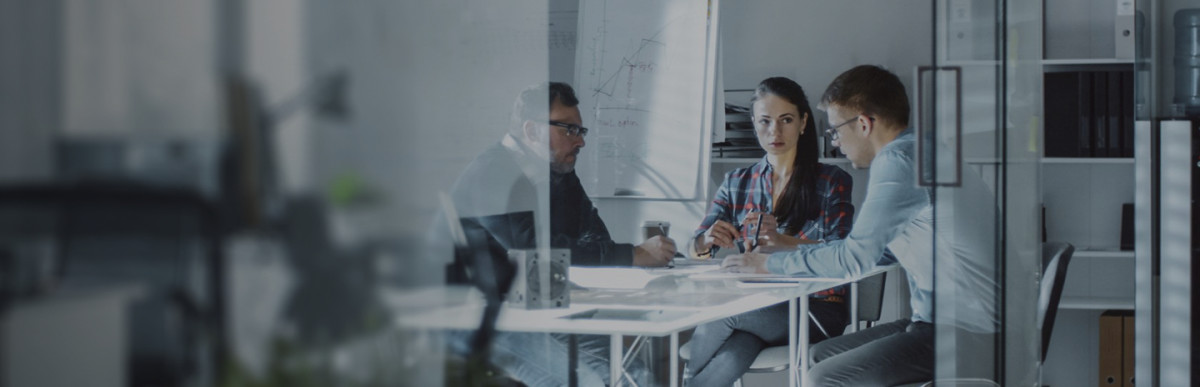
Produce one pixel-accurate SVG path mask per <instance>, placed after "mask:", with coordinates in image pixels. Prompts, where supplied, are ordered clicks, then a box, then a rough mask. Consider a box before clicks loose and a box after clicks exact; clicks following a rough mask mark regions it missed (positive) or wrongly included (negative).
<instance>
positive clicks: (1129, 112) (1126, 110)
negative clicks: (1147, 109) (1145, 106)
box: [1121, 71, 1137, 157]
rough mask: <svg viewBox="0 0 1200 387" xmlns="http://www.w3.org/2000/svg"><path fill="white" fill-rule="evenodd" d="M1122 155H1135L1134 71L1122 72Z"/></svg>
mask: <svg viewBox="0 0 1200 387" xmlns="http://www.w3.org/2000/svg"><path fill="white" fill-rule="evenodd" d="M1121 86H1122V88H1121V138H1122V141H1121V145H1122V147H1121V157H1133V121H1134V116H1133V115H1134V112H1133V93H1135V92H1136V90H1137V89H1136V88H1134V84H1133V71H1122V72H1121Z"/></svg>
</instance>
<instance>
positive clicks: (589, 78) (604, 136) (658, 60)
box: [575, 0, 708, 197]
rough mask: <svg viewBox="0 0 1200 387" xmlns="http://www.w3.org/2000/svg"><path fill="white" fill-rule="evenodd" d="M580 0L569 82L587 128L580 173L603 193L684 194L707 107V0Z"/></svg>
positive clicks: (696, 158) (593, 188)
mask: <svg viewBox="0 0 1200 387" xmlns="http://www.w3.org/2000/svg"><path fill="white" fill-rule="evenodd" d="M580 7H581V9H580V21H579V34H578V39H579V41H578V44H577V45H576V48H577V51H576V73H575V76H576V85H575V86H576V90H577V94H578V96H579V99H580V107H579V108H580V112H581V113H582V114H583V118H584V124H585V126H588V127H590V128H592V129H593V130H592V132H590V133H589V135H588V145H587V146H586V147H585V148H584V150H583V151H582V153H581V158H580V160H581V162H582V163H585V164H589V165H583V166H582V167H577V169H578V170H579V172H580V178H581V179H582V180H584V182H585V186H587V187H588V188H591V190H590V191H591V192H595V193H597V194H600V195H616V196H624V195H633V196H650V197H683V196H688V195H690V194H691V193H690V192H691V191H689V190H692V189H693V187H694V186H695V181H696V178H697V176H693V175H697V173H696V171H697V165H698V164H699V153H700V152H699V149H700V142H699V138H698V133H700V128H701V126H702V122H701V121H702V120H701V117H703V116H704V112H705V109H704V107H705V104H704V98H705V96H704V93H703V90H704V87H705V83H706V82H705V74H706V73H705V69H706V67H705V66H706V58H707V55H706V49H707V42H708V40H707V35H706V33H707V28H708V27H707V25H706V23H705V22H706V19H705V17H706V11H707V6H706V5H705V4H704V3H702V2H695V1H690V0H666V1H654V2H647V1H643V0H584V1H583V2H581V5H580ZM681 187H682V188H681Z"/></svg>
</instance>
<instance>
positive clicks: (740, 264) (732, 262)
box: [721, 252, 770, 274]
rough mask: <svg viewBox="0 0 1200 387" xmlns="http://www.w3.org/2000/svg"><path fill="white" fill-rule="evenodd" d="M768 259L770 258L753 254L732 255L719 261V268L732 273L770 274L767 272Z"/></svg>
mask: <svg viewBox="0 0 1200 387" xmlns="http://www.w3.org/2000/svg"><path fill="white" fill-rule="evenodd" d="M768 257H770V256H769V255H766V254H760V253H754V252H751V253H745V254H733V255H730V256H728V257H725V260H724V261H721V268H722V269H725V270H728V271H731V272H734V273H755V274H770V272H769V271H767V258H768Z"/></svg>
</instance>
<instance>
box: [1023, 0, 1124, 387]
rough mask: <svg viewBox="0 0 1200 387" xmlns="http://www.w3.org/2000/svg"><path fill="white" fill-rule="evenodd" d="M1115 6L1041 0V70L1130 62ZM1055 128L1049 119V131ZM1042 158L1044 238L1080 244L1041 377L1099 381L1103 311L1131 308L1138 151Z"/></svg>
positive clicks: (1063, 383)
mask: <svg viewBox="0 0 1200 387" xmlns="http://www.w3.org/2000/svg"><path fill="white" fill-rule="evenodd" d="M1116 6H1120V4H1113V3H1112V2H1110V1H1100V0H1064V1H1056V2H1051V1H1044V12H1045V15H1044V17H1045V20H1044V23H1045V24H1044V36H1043V39H1044V43H1045V44H1044V48H1045V50H1046V51H1045V52H1044V55H1045V58H1046V59H1043V60H1042V71H1043V72H1044V73H1047V74H1050V73H1063V72H1091V71H1130V70H1132V69H1133V63H1134V62H1133V59H1131V58H1132V57H1133V55H1132V49H1131V48H1129V45H1128V44H1127V43H1128V42H1123V43H1122V42H1117V41H1116V40H1114V39H1116V38H1114V28H1116V27H1115V26H1116V25H1115V24H1114V21H1115V20H1116V19H1115V17H1116V9H1115V8H1116ZM1126 49H1127V50H1129V51H1119V50H1126ZM1063 58H1071V59H1063ZM1109 92H1110V93H1111V91H1109ZM1047 121H1049V119H1047ZM1055 129H1056V128H1053V127H1046V128H1045V133H1052V132H1051V131H1052V130H1055ZM1058 129H1061V128H1058ZM1041 161H1042V166H1041V168H1042V197H1043V203H1044V205H1045V208H1046V220H1045V228H1046V233H1047V239H1048V240H1053V241H1064V242H1068V243H1071V244H1073V245H1075V249H1076V250H1075V253H1074V255H1073V256H1072V259H1071V263H1070V265H1069V266H1068V268H1067V280H1066V284H1065V285H1064V289H1063V298H1062V300H1061V301H1060V302H1059V315H1058V320H1057V322H1056V323H1055V327H1054V336H1053V337H1052V338H1051V342H1050V348H1049V353H1048V356H1047V359H1046V362H1045V364H1044V365H1043V368H1042V384H1043V385H1050V386H1055V387H1073V386H1095V385H1099V380H1098V373H1099V371H1098V359H1099V353H1100V345H1099V340H1098V338H1099V335H1100V329H1099V318H1100V315H1101V314H1102V313H1104V312H1105V311H1106V310H1113V309H1115V310H1133V309H1134V293H1135V289H1134V278H1133V272H1134V268H1135V263H1136V262H1137V259H1136V257H1135V255H1134V253H1133V251H1122V250H1119V247H1120V235H1121V204H1122V203H1132V202H1133V195H1134V188H1133V186H1134V181H1133V180H1134V179H1133V171H1134V159H1133V158H1132V157H1097V158H1089V157H1080V158H1073V157H1048V158H1043V159H1042V160H1041Z"/></svg>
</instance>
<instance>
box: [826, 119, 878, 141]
mask: <svg viewBox="0 0 1200 387" xmlns="http://www.w3.org/2000/svg"><path fill="white" fill-rule="evenodd" d="M858 116H861V114H859V115H858ZM858 116H854V117H853V118H851V119H848V120H846V122H843V123H840V124H837V125H834V126H831V127H829V129H825V135H826V136H829V141H837V140H838V139H839V138H841V137H842V136H840V135H838V128H840V127H843V126H846V124H849V123H851V122H854V121H858ZM866 117H867V119H868V120H871V121H875V117H871V116H866Z"/></svg>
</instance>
